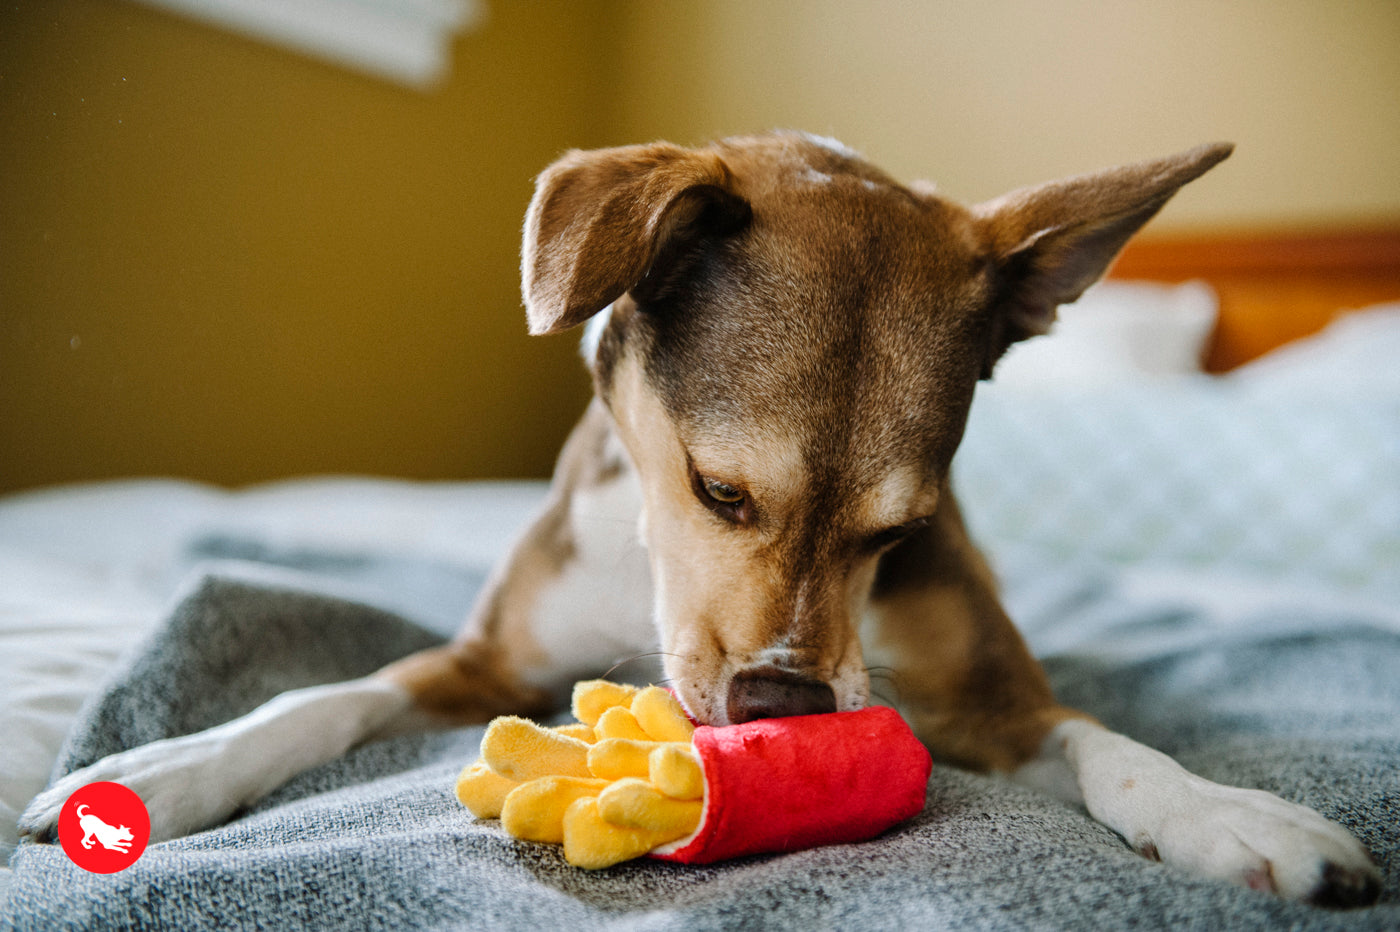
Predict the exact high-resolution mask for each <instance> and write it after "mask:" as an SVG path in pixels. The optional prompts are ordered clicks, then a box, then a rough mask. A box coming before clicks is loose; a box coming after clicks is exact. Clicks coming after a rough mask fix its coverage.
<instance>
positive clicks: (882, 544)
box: [865, 518, 928, 553]
mask: <svg viewBox="0 0 1400 932" xmlns="http://www.w3.org/2000/svg"><path fill="white" fill-rule="evenodd" d="M927 525H928V518H915V519H914V520H913V521H906V522H904V523H903V524H900V525H896V526H895V527H892V528H887V529H886V530H883V531H881V532H880V533H878V534H875V535H873V536H871V537H870V539H869V540H867V541H866V542H865V551H866V552H867V553H879V552H880V551H881V550H884V549H886V548H887V547H893V546H894V545H895V544H897V543H899V542H900V541H902V540H904V538H906V537H908V536H909V535H910V534H913V533H914V532H915V531H917V530H918V529H919V528H921V527H925V526H927Z"/></svg>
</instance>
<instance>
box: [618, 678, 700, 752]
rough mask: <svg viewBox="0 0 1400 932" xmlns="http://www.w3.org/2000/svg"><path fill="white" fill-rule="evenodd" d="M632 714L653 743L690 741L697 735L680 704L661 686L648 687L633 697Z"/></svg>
mask: <svg viewBox="0 0 1400 932" xmlns="http://www.w3.org/2000/svg"><path fill="white" fill-rule="evenodd" d="M632 714H633V715H635V716H636V717H637V722H638V724H640V725H641V726H642V728H643V730H645V731H646V733H647V734H648V735H650V736H651V738H652V740H653V741H689V740H690V736H691V735H692V734H694V733H695V726H694V725H692V724H690V720H689V719H687V718H686V717H685V710H683V709H682V708H681V704H680V702H678V701H677V700H676V697H675V696H673V695H671V694H670V693H668V692H667V691H666V690H664V689H662V688H661V687H660V686H648V687H647V688H646V689H643V690H642V691H640V692H639V693H637V695H635V696H633V697H632Z"/></svg>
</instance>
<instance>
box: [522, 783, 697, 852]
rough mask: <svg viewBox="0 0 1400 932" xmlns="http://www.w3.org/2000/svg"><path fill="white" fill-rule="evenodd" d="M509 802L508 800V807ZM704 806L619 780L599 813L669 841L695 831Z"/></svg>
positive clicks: (600, 800)
mask: <svg viewBox="0 0 1400 932" xmlns="http://www.w3.org/2000/svg"><path fill="white" fill-rule="evenodd" d="M517 792H518V791H517ZM509 802H510V801H509V800H507V801H506V803H507V806H509ZM704 807H705V804H704V803H702V802H700V801H699V800H693V801H691V800H681V799H672V798H671V797H669V796H666V795H665V794H663V793H662V792H661V791H660V790H658V789H657V788H656V787H654V786H652V785H651V784H650V783H648V782H646V781H645V780H638V779H636V778H635V777H630V778H628V779H625V780H618V781H617V782H616V783H613V784H610V785H609V786H608V787H607V789H605V790H603V791H602V792H601V793H599V794H598V814H599V815H600V816H602V817H603V819H604V820H605V821H607V822H611V823H612V824H613V825H618V826H621V827H623V828H640V829H649V830H651V831H654V832H659V833H661V834H662V835H665V836H667V839H668V840H670V839H674V838H680V837H682V836H684V835H689V834H690V833H691V832H693V831H695V827H696V826H697V825H699V824H700V815H701V811H702V810H703V809H704Z"/></svg>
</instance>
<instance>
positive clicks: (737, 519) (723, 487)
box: [690, 470, 754, 525]
mask: <svg viewBox="0 0 1400 932" xmlns="http://www.w3.org/2000/svg"><path fill="white" fill-rule="evenodd" d="M690 481H691V485H692V487H693V488H694V489H695V497H696V498H698V499H699V500H700V504H702V505H704V506H705V507H706V508H708V509H710V510H711V511H713V512H714V513H715V514H717V515H719V516H720V517H721V518H723V519H724V520H726V521H728V522H730V523H732V524H740V525H747V524H752V523H753V519H754V512H753V502H752V501H750V499H749V495H748V493H747V492H745V491H744V490H743V489H741V488H738V487H736V486H732V485H730V484H729V483H728V482H722V481H720V480H719V479H714V478H711V477H710V476H702V475H700V473H699V472H696V471H694V470H692V471H691V474H690Z"/></svg>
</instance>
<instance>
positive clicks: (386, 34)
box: [139, 0, 486, 89]
mask: <svg viewBox="0 0 1400 932" xmlns="http://www.w3.org/2000/svg"><path fill="white" fill-rule="evenodd" d="M139 2H142V3H145V4H147V5H148V6H155V7H160V8H162V9H165V10H170V11H172V12H175V13H179V14H182V15H184V16H188V17H190V18H193V19H197V20H202V21H204V22H207V23H213V24H215V25H218V26H222V27H224V28H227V29H230V30H233V31H236V32H240V33H243V34H245V35H249V36H252V37H254V38H258V39H262V40H265V41H268V42H272V43H275V44H278V45H281V46H284V47H287V48H290V49H294V50H296V51H298V52H301V53H304V54H307V55H312V56H315V57H317V58H320V59H323V60H327V61H331V62H334V63H336V64H339V65H343V66H345V67H349V68H354V69H357V70H360V71H364V72H368V73H370V74H374V75H376V76H379V77H382V78H387V79H389V80H391V81H396V82H398V83H401V84H405V85H408V86H410V87H415V88H420V89H427V88H430V87H432V86H433V85H434V84H436V83H438V82H439V81H441V80H442V78H443V77H445V76H446V75H447V73H448V70H449V69H450V65H451V47H452V38H453V36H454V35H456V34H457V33H458V32H462V31H465V30H467V29H470V28H472V27H473V26H475V25H478V24H479V23H480V22H482V21H483V20H484V19H485V12H486V11H485V8H484V4H483V0H139Z"/></svg>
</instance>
